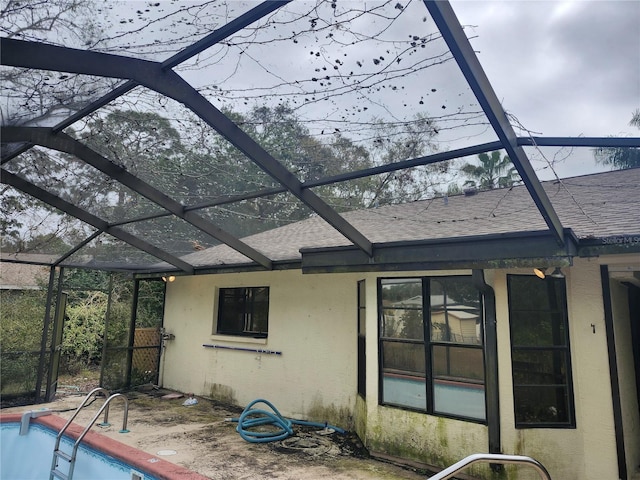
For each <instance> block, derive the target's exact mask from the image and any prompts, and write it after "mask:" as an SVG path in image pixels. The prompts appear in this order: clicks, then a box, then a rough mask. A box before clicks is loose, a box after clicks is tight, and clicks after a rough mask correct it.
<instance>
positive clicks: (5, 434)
mask: <svg viewBox="0 0 640 480" xmlns="http://www.w3.org/2000/svg"><path fill="white" fill-rule="evenodd" d="M19 432H20V425H19V424H18V423H3V424H1V425H0V445H2V448H1V449H0V478H2V480H31V479H34V480H42V479H46V478H49V473H50V470H51V460H52V458H53V447H54V445H55V441H56V434H57V433H56V432H54V431H53V430H52V429H50V428H48V427H45V426H42V425H38V424H32V425H30V427H29V432H28V433H27V435H23V436H21V435H19ZM60 449H61V450H62V451H63V452H65V453H69V454H70V453H71V452H72V450H73V442H72V440H71V439H69V438H67V437H63V438H62V441H61V442H60ZM68 465H69V462H67V461H66V460H64V459H60V460H59V466H58V470H59V471H60V472H62V473H64V474H66V473H67V471H68ZM82 479H85V480H132V479H136V480H156V478H155V477H152V476H150V475H148V474H146V473H141V472H139V471H138V470H136V469H134V468H132V467H131V466H129V465H126V464H125V463H123V462H121V461H119V460H116V459H115V458H113V457H110V456H108V455H105V454H103V453H100V452H98V451H96V450H94V449H92V448H90V447H87V446H85V445H83V444H80V447H79V448H78V454H77V457H76V465H75V469H74V473H73V480H82Z"/></svg>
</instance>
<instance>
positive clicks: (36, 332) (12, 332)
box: [0, 290, 46, 353]
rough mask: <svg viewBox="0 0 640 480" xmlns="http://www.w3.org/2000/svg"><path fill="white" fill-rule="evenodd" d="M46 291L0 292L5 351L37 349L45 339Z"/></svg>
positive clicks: (1, 336) (1, 335)
mask: <svg viewBox="0 0 640 480" xmlns="http://www.w3.org/2000/svg"><path fill="white" fill-rule="evenodd" d="M45 300H46V293H45V292H43V291H40V290H15V291H11V290H2V292H0V302H1V305H2V309H1V310H0V315H1V317H0V318H1V325H2V327H1V328H0V345H1V346H2V352H3V353H5V352H12V351H13V352H15V351H38V350H39V349H40V342H41V341H42V324H43V320H44V312H45Z"/></svg>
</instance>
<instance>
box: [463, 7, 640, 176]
mask: <svg viewBox="0 0 640 480" xmlns="http://www.w3.org/2000/svg"><path fill="white" fill-rule="evenodd" d="M452 6H453V8H454V11H455V12H456V15H457V16H458V18H459V20H460V22H461V23H462V24H463V25H474V26H475V27H474V28H473V30H472V31H473V32H474V33H475V34H476V35H477V38H474V39H473V40H472V45H473V46H474V48H475V49H476V51H477V52H478V57H479V59H480V62H481V63H482V65H483V67H484V69H485V72H486V73H487V76H488V77H489V80H490V81H491V83H492V84H493V87H494V89H495V90H496V93H497V95H498V98H500V99H501V101H502V103H503V106H504V108H505V109H506V110H507V111H508V112H509V113H512V114H513V115H515V116H516V117H517V118H518V119H519V120H520V122H522V124H523V125H524V126H525V127H526V128H527V129H529V130H532V131H533V132H538V133H540V134H542V135H545V136H607V135H623V136H627V135H631V136H640V131H639V130H638V129H636V128H634V127H631V126H629V125H628V123H629V121H630V119H631V115H632V112H633V111H634V110H636V109H638V108H640V2H639V1H631V0H629V1H586V0H583V1H567V2H564V1H563V2H560V1H459V0H453V1H452ZM562 170H563V172H564V173H567V174H571V173H574V172H575V173H574V174H577V173H583V171H584V170H585V165H580V164H577V163H576V164H572V165H570V166H564V167H563V169H562Z"/></svg>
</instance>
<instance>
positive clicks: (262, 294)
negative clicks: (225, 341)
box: [216, 287, 269, 338]
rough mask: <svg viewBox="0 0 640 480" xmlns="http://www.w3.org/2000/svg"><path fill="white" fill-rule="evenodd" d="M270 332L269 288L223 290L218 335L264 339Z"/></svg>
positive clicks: (221, 290)
mask: <svg viewBox="0 0 640 480" xmlns="http://www.w3.org/2000/svg"><path fill="white" fill-rule="evenodd" d="M268 331H269V287H242V288H221V289H220V295H219V301H218V324H217V328H216V333H220V334H224V335H243V336H249V337H257V338H264V337H266V336H267V333H268Z"/></svg>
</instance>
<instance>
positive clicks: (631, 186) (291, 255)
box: [183, 168, 640, 266]
mask: <svg viewBox="0 0 640 480" xmlns="http://www.w3.org/2000/svg"><path fill="white" fill-rule="evenodd" d="M639 185H640V168H635V169H630V170H618V171H612V172H606V173H598V174H592V175H585V176H580V177H572V178H567V179H562V180H556V181H547V182H543V186H544V189H545V191H546V192H547V195H548V196H549V198H550V200H551V202H552V204H553V206H554V208H555V210H556V212H557V214H558V216H559V218H560V220H561V222H562V225H563V227H565V228H570V229H571V230H572V231H573V232H574V234H575V235H576V236H577V237H578V238H579V239H587V238H602V237H611V236H616V235H629V234H632V235H638V234H640V187H639ZM342 216H343V217H344V218H345V219H346V220H347V221H348V222H350V223H351V224H352V225H353V226H354V227H355V228H357V229H358V230H359V231H360V232H362V233H363V234H364V235H365V236H366V237H367V238H368V239H369V240H370V241H371V242H373V243H374V244H376V243H387V242H398V241H416V240H434V239H445V238H453V237H467V236H477V235H492V234H501V233H511V232H529V231H539V230H546V229H547V225H546V224H545V222H544V220H543V218H542V216H541V215H540V213H539V211H538V209H537V208H536V206H535V204H534V202H533V200H532V199H531V197H530V196H529V193H528V191H527V189H526V187H524V186H516V187H513V188H510V189H497V190H489V191H483V192H478V193H476V194H474V195H470V196H467V195H456V196H452V197H449V198H447V199H444V198H435V199H429V200H421V201H417V202H412V203H406V204H401V205H390V206H383V207H379V208H371V209H368V210H358V211H353V212H347V213H344V214H343V215H342ZM243 241H244V242H246V243H247V244H248V245H250V246H252V247H253V248H255V249H256V250H258V251H260V252H262V253H264V254H265V255H266V256H267V257H269V258H271V259H272V260H274V261H286V260H299V259H300V258H301V254H300V249H301V248H319V247H334V246H347V245H350V242H349V241H348V240H347V239H346V238H344V237H343V236H342V235H341V234H340V233H338V232H337V231H336V230H334V229H333V228H332V227H331V226H330V225H329V224H327V223H326V222H325V221H324V220H323V219H321V218H319V217H312V218H309V219H306V220H303V221H300V222H296V223H293V224H290V225H287V226H284V227H280V228H276V229H273V230H269V231H266V232H262V233H258V234H256V235H251V236H249V237H246V238H244V239H243ZM183 258H184V260H185V261H187V262H189V263H191V264H193V265H196V266H201V265H223V264H242V263H250V260H248V259H247V258H246V257H244V256H243V255H242V254H240V253H237V252H235V251H234V250H232V249H231V248H229V247H227V246H226V245H219V246H216V247H212V248H209V249H206V250H203V251H200V252H195V253H192V254H189V255H187V256H185V257H183Z"/></svg>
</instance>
